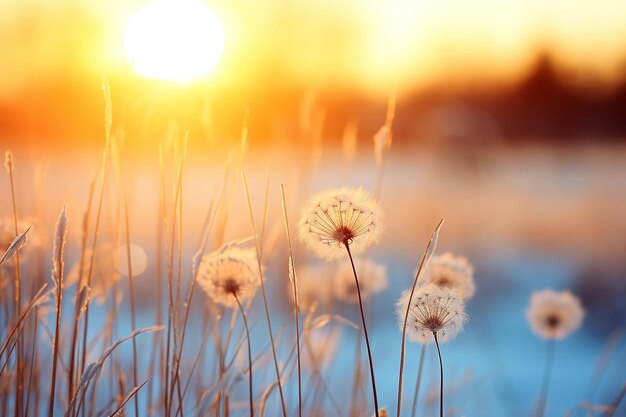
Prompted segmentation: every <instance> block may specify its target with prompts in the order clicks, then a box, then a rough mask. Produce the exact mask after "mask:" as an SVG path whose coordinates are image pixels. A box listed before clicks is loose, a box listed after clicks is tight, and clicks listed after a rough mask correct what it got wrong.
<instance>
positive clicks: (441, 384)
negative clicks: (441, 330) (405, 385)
mask: <svg viewBox="0 0 626 417" xmlns="http://www.w3.org/2000/svg"><path fill="white" fill-rule="evenodd" d="M433 337H434V338H435V345H437V354H438V355H439V375H440V378H439V417H443V361H442V360H441V349H439V340H437V332H433Z"/></svg>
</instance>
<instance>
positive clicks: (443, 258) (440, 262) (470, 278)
mask: <svg viewBox="0 0 626 417" xmlns="http://www.w3.org/2000/svg"><path fill="white" fill-rule="evenodd" d="M422 282H423V283H424V285H428V284H435V285H437V286H439V287H446V288H450V289H453V290H456V291H458V292H459V294H460V295H461V297H463V299H465V300H468V299H470V298H472V297H473V296H474V293H475V292H476V285H475V284H474V267H473V266H472V265H471V264H470V263H469V262H468V261H467V258H465V257H464V256H454V255H452V254H451V253H449V252H446V253H444V254H443V255H439V256H433V257H432V259H431V260H430V262H429V263H428V267H427V268H426V269H425V270H424V280H423V281H422Z"/></svg>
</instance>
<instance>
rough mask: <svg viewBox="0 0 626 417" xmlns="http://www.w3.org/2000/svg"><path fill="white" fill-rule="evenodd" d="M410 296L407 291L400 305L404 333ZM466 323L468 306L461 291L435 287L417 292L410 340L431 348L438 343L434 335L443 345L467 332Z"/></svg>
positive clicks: (409, 322)
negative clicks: (430, 345)
mask: <svg viewBox="0 0 626 417" xmlns="http://www.w3.org/2000/svg"><path fill="white" fill-rule="evenodd" d="M410 295H411V292H410V291H408V290H407V291H404V292H403V293H402V296H400V299H399V300H398V302H397V303H396V315H397V317H398V324H399V326H400V330H401V331H402V327H403V325H404V316H405V314H406V309H407V306H408V304H409V297H410ZM466 320H467V315H466V314H465V303H464V301H463V298H462V297H461V295H460V294H459V293H458V292H457V291H453V290H450V289H449V288H445V287H439V286H437V285H433V284H430V285H426V286H423V287H420V288H418V289H416V290H415V293H414V294H413V299H412V301H411V305H410V306H409V316H408V320H407V327H406V331H407V332H406V334H407V338H408V339H409V340H411V341H413V342H418V343H421V344H429V343H433V342H434V341H435V339H434V337H433V333H437V339H438V341H439V343H445V342H447V341H449V340H452V339H453V338H454V337H455V336H456V335H457V334H459V332H461V330H463V323H465V321H466Z"/></svg>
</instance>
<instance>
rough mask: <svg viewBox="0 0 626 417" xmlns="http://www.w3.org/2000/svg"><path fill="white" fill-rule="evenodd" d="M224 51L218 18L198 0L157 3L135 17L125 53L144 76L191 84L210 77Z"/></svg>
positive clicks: (125, 39)
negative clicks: (205, 76) (203, 76)
mask: <svg viewBox="0 0 626 417" xmlns="http://www.w3.org/2000/svg"><path fill="white" fill-rule="evenodd" d="M223 49H224V30H223V27H222V24H221V23H220V21H219V19H218V18H217V16H216V15H215V14H214V13H213V12H212V11H211V9H209V8H208V7H207V6H206V5H204V4H202V3H200V2H199V1H196V0H155V1H153V2H152V3H149V4H148V5H146V6H144V7H143V8H141V9H139V10H138V11H137V12H136V13H135V15H134V16H133V17H132V18H131V20H130V21H129V23H128V27H127V28H126V33H125V37H124V50H125V52H126V56H127V57H128V60H129V62H130V64H131V65H132V67H133V69H134V70H135V71H136V72H137V73H138V74H140V75H143V76H145V77H149V78H158V79H163V80H171V81H179V82H190V81H192V80H194V79H196V78H198V77H200V76H202V75H206V74H208V73H209V72H210V71H211V69H212V68H213V67H214V66H215V64H216V63H217V61H218V59H219V57H220V55H221V54H222V50H223Z"/></svg>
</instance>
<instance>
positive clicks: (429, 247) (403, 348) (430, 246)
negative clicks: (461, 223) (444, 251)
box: [396, 219, 443, 417]
mask: <svg viewBox="0 0 626 417" xmlns="http://www.w3.org/2000/svg"><path fill="white" fill-rule="evenodd" d="M442 225H443V219H441V220H440V221H439V224H438V225H437V228H436V229H435V231H434V232H433V234H432V236H431V238H430V241H429V242H428V245H427V246H426V250H425V251H424V254H423V255H422V259H421V260H420V264H419V266H418V268H417V272H416V273H415V279H413V286H412V287H411V293H410V295H409V301H408V303H407V306H406V311H405V312H404V322H403V324H402V341H401V345H400V372H399V375H398V404H397V408H396V416H397V417H400V410H401V409H402V376H403V375H404V353H405V351H406V327H407V323H408V321H409V310H410V307H411V302H412V300H413V294H414V293H415V288H416V287H417V280H418V279H419V277H420V275H421V273H422V270H423V269H424V267H425V265H426V263H427V262H428V259H429V257H430V256H432V253H433V252H434V251H435V247H436V246H437V239H438V238H439V231H440V230H441V226H442Z"/></svg>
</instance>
